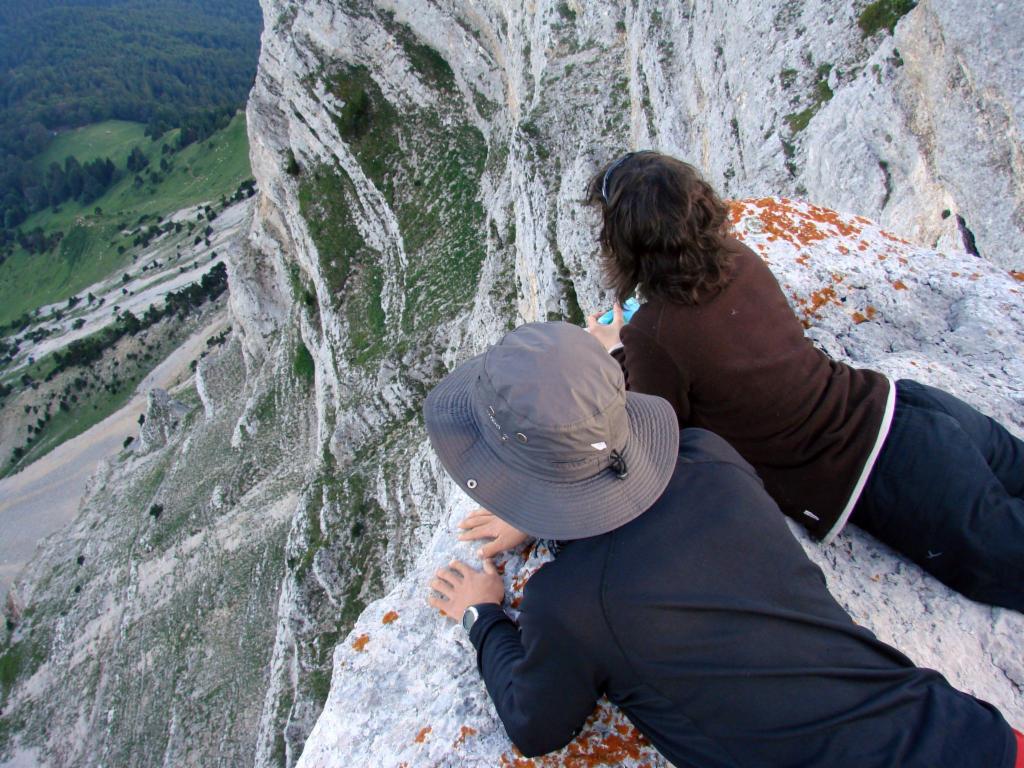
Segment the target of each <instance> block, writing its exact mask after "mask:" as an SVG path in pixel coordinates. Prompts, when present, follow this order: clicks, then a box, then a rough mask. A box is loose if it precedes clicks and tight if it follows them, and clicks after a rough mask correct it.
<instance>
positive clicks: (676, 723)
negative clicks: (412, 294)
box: [423, 323, 1017, 768]
mask: <svg viewBox="0 0 1024 768" xmlns="http://www.w3.org/2000/svg"><path fill="white" fill-rule="evenodd" d="M423 412H424V419H425V424H426V428H427V433H428V435H429V437H430V441H431V444H432V445H433V447H434V450H435V451H436V453H437V455H438V457H439V459H440V461H441V463H442V465H443V466H444V468H445V470H446V471H447V472H448V473H449V475H451V477H452V478H453V479H454V480H455V482H456V483H458V485H459V486H460V487H461V488H462V489H463V490H464V491H465V492H466V493H467V494H468V495H469V496H470V497H471V498H473V499H474V500H475V501H477V502H478V503H479V504H481V505H484V506H485V507H486V508H487V509H488V510H489V511H490V512H493V513H494V514H495V515H497V516H498V518H500V519H501V520H504V521H505V522H506V523H507V524H509V525H511V526H515V527H516V528H517V529H520V530H522V531H525V532H527V533H529V534H531V535H534V536H537V537H544V538H554V539H557V540H559V546H558V547H557V548H556V549H557V554H556V557H555V559H554V560H553V561H552V562H549V563H547V564H546V565H545V566H544V567H543V568H542V569H540V570H539V571H538V572H536V573H535V574H534V575H533V577H532V578H531V579H530V581H529V582H528V583H527V585H526V588H525V591H524V596H523V601H522V603H521V604H520V606H519V608H520V613H519V617H518V621H519V626H518V627H517V626H516V625H515V624H514V623H513V622H512V621H511V619H509V617H508V616H507V615H506V614H505V612H504V610H503V609H502V607H501V602H502V600H503V598H504V587H503V582H502V579H501V576H500V575H499V574H498V572H497V570H496V569H495V567H494V564H493V563H492V562H491V561H490V560H489V559H487V560H485V561H484V568H483V571H477V570H476V569H474V568H472V567H471V566H469V565H468V564H466V563H461V562H453V563H452V564H451V565H450V566H449V567H448V568H443V569H441V570H440V571H438V572H437V574H436V576H435V577H434V579H433V580H432V581H431V582H430V585H429V586H430V588H431V590H432V593H431V596H430V597H429V602H430V604H431V605H433V606H434V607H436V608H438V609H439V610H441V611H442V612H443V613H444V614H445V615H446V616H447V617H448V618H450V619H454V620H461V621H462V623H463V626H464V627H466V629H467V630H468V632H469V639H470V641H471V642H472V643H473V645H474V647H475V649H476V651H477V666H478V668H479V670H480V673H481V675H482V676H483V679H484V683H485V685H486V687H487V691H488V693H489V694H490V697H491V699H492V701H493V702H494V705H495V708H496V710H497V712H498V715H499V717H500V718H501V721H502V723H503V724H504V726H505V729H506V731H507V732H508V734H509V736H510V738H511V739H512V741H513V742H514V743H515V744H516V746H517V747H518V748H519V749H520V750H521V751H522V752H523V754H524V755H526V756H528V757H529V756H536V755H540V754H544V753H546V752H550V751H552V750H555V749H558V748H560V747H562V746H564V745H566V744H567V743H568V742H569V741H570V740H571V739H572V738H573V737H574V736H575V735H576V734H577V733H578V732H579V730H580V728H581V727H582V726H583V723H584V722H585V720H586V719H587V717H588V716H589V715H590V714H591V712H592V711H593V709H594V707H595V705H596V703H597V700H598V699H599V698H600V697H601V696H602V695H607V696H608V698H609V699H610V700H611V701H612V702H613V703H615V704H616V705H618V706H619V707H621V708H622V709H623V710H624V711H625V713H626V714H627V715H628V717H629V718H630V720H631V721H632V722H633V723H634V724H635V725H636V727H637V728H638V729H639V730H640V731H641V732H642V733H643V734H644V735H645V736H646V737H647V738H648V739H650V741H651V742H652V744H653V745H654V746H655V747H656V748H657V749H658V750H659V751H660V752H661V753H662V754H663V755H664V756H665V757H666V758H667V759H668V760H670V761H672V762H673V763H675V764H677V765H701V766H764V765H771V766H779V767H782V766H810V767H814V766H822V767H824V766H844V765H850V766H853V765H856V766H857V767H858V768H871V767H872V766H891V765H900V766H904V767H905V768H914V767H916V766H921V767H922V768H923V767H924V766H929V767H931V766H937V765H956V766H964V767H967V768H970V767H971V766H978V768H980V767H981V766H986V768H991V766H999V768H1014V766H1015V756H1016V755H1017V742H1016V741H1015V734H1014V731H1013V730H1012V729H1011V728H1010V727H1009V725H1007V723H1006V721H1005V720H1004V719H1003V718H1002V716H1001V715H1000V714H999V712H997V711H996V710H995V709H994V708H993V707H992V706H990V705H989V704H986V703H985V702H982V701H979V700H977V699H974V698H973V697H971V696H968V695H966V694H964V693H961V692H959V691H957V690H955V689H954V688H952V687H951V686H950V685H949V683H947V682H946V680H945V679H944V678H943V677H942V676H941V675H939V674H938V673H937V672H934V671H932V670H927V669H920V668H917V667H915V666H914V665H913V663H912V662H911V661H910V660H909V659H907V658H906V657H905V656H903V655H902V654H900V653H899V652H898V651H896V650H895V649H893V648H891V647H889V646H887V645H885V644H884V643H881V642H879V641H878V640H877V639H876V638H875V637H874V635H872V634H871V633H870V632H869V631H867V630H866V629H864V628H862V627H858V626H857V625H856V624H855V623H854V622H853V621H852V620H851V619H850V617H849V616H848V615H847V614H846V613H845V612H844V611H843V609H842V608H841V607H840V606H839V604H838V603H836V601H835V600H834V599H833V598H832V596H831V595H830V594H829V592H828V590H827V588H826V586H825V580H824V576H823V574H822V573H821V571H820V569H819V568H818V567H817V566H815V565H814V564H813V563H811V561H810V560H809V559H808V558H807V555H806V553H805V552H804V551H803V548H802V547H801V546H800V544H799V543H798V542H797V541H796V539H795V538H794V537H793V535H792V533H791V532H790V531H789V529H788V528H787V526H786V523H785V521H784V518H783V516H782V514H781V512H780V510H779V508H778V506H777V505H776V504H775V502H774V501H773V500H772V499H771V497H770V496H768V494H767V493H766V492H765V490H764V487H763V485H762V483H761V481H760V479H759V478H758V476H757V474H756V473H755V472H754V470H753V468H752V467H751V466H750V465H749V464H748V463H747V462H746V461H744V460H743V459H742V458H741V457H740V455H739V454H738V453H737V452H736V451H735V450H734V449H733V448H731V447H730V446H729V445H728V443H726V442H725V441H724V440H722V439H721V438H719V437H718V436H716V435H714V434H713V433H711V432H708V431H706V430H702V429H684V430H682V431H680V430H679V429H678V426H677V423H676V418H675V415H674V413H673V411H672V408H671V406H670V405H669V403H668V402H667V401H665V400H662V399H661V398H658V397H654V396H645V395H636V394H634V393H632V392H627V391H626V390H625V387H624V382H623V375H622V372H621V369H620V368H619V366H618V364H617V363H615V362H614V361H613V360H612V359H611V358H610V357H609V356H608V355H607V354H606V353H605V351H604V349H603V347H602V346H601V344H600V343H599V342H598V341H597V340H596V339H594V338H593V337H592V336H590V335H589V334H587V333H586V331H584V330H583V329H581V328H576V327H574V326H570V325H566V324H564V323H535V324H530V325H525V326H522V327H520V328H518V329H516V330H515V331H512V332H511V333H509V334H507V335H506V336H505V337H504V338H503V339H502V340H501V341H500V342H499V343H498V344H496V345H494V346H492V347H491V348H490V349H488V350H487V351H486V352H485V353H484V354H482V355H480V356H478V357H475V358H473V359H471V360H469V361H468V362H466V363H463V364H462V365H461V366H459V367H458V368H456V369H455V370H454V371H453V372H452V373H450V374H449V375H448V376H447V377H446V378H445V379H444V380H443V381H442V382H441V383H440V384H438V385H437V386H436V387H435V388H434V389H433V390H432V391H431V393H430V394H429V395H428V397H427V399H426V401H425V403H424V409H423Z"/></svg>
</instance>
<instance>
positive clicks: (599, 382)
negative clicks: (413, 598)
mask: <svg viewBox="0 0 1024 768" xmlns="http://www.w3.org/2000/svg"><path fill="white" fill-rule="evenodd" d="M423 415H424V419H425V421H426V426H427V434H428V435H429V436H430V442H431V444H432V445H433V446H434V450H435V451H436V452H437V455H438V457H439V458H440V459H441V463H442V464H443V465H444V468H445V469H446V470H447V471H448V473H449V474H450V475H451V476H452V478H453V479H454V480H455V482H457V483H458V484H459V486H461V487H462V489H463V490H464V491H465V492H466V493H467V494H468V495H469V496H470V497H471V498H472V499H474V500H475V501H477V502H478V503H479V504H481V505H482V506H484V507H486V508H487V509H488V510H490V511H491V512H493V513H494V514H495V515H497V516H498V517H500V518H502V519H503V520H505V521H506V522H508V523H510V524H511V525H513V526H515V527H516V528H518V529H519V530H521V531H524V532H525V533H528V534H531V535H533V536H536V537H538V538H550V539H582V538H586V537H588V536H597V535H598V534H601V533H607V532H608V531H611V530H614V529H615V528H618V527H620V526H622V525H624V524H626V523H628V522H629V521H630V520H633V519H634V518H636V517H638V516H639V515H640V514H642V513H643V512H644V511H645V510H646V509H647V508H648V507H650V506H651V505H652V504H653V503H654V502H655V501H656V500H657V499H658V497H659V496H661V493H662V491H664V490H665V486H666V485H668V481H669V479H670V478H671V477H672V473H673V471H674V470H675V465H676V457H677V455H678V452H679V426H678V423H677V421H676V416H675V412H674V411H673V410H672V406H671V405H669V403H668V402H667V401H666V400H663V399H662V398H660V397H653V396H650V395H641V394H637V393H635V392H627V391H626V387H625V382H624V381H623V377H622V370H621V369H620V368H619V364H618V363H617V362H616V361H615V360H614V359H613V358H612V357H611V356H610V355H609V354H608V353H607V352H605V350H604V348H603V347H602V346H601V344H600V343H599V342H598V341H597V340H596V339H595V338H594V337H592V336H591V335H590V334H589V333H587V332H586V331H585V330H583V329H582V328H579V327H577V326H574V325H569V324H567V323H531V324H529V325H523V326H520V327H519V328H517V329H516V330H514V331H512V332H511V333H509V334H507V335H506V336H505V337H504V338H503V339H502V340H501V341H500V342H498V343H497V344H495V345H494V346H492V347H491V348H490V349H488V350H487V351H486V352H485V353H484V354H482V355H479V356H477V357H474V358H472V359H471V360H468V361H467V362H465V363H463V364H462V365H460V366H459V367H458V368H456V369H455V370H454V371H452V372H451V373H450V374H449V375H448V376H446V377H445V378H444V379H443V380H442V381H441V383H440V384H438V385H437V386H436V387H435V388H434V389H433V390H432V391H431V393H430V394H429V395H428V396H427V399H426V402H425V403H424V406H423Z"/></svg>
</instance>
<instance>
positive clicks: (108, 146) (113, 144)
mask: <svg viewBox="0 0 1024 768" xmlns="http://www.w3.org/2000/svg"><path fill="white" fill-rule="evenodd" d="M149 143H150V140H149V138H147V137H146V135H145V126H143V125H142V124H141V123H129V122H125V121H123V120H107V121H106V122H103V123H95V124H94V125H87V126H85V127H84V128H75V129H74V130H72V131H67V132H66V133H62V134H61V135H60V136H58V137H57V138H55V139H54V140H53V143H52V144H50V146H49V147H47V148H46V150H45V151H44V152H43V153H42V154H40V155H38V156H37V157H36V159H35V160H34V165H35V167H36V168H38V169H39V170H40V171H41V172H45V171H46V169H47V168H48V167H49V166H50V163H59V164H60V165H64V159H65V158H66V157H68V156H70V155H73V156H75V157H77V158H78V162H80V163H82V164H83V165H84V164H85V163H87V162H89V161H90V160H95V159H96V158H98V157H109V158H110V159H111V160H113V161H114V165H116V166H117V167H118V168H124V161H125V160H126V159H127V158H128V154H129V153H130V152H131V151H132V147H134V146H135V145H136V144H138V145H141V146H146V145H148V144H149Z"/></svg>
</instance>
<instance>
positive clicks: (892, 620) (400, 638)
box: [298, 199, 1024, 768]
mask: <svg viewBox="0 0 1024 768" xmlns="http://www.w3.org/2000/svg"><path fill="white" fill-rule="evenodd" d="M732 219H733V223H734V227H735V230H736V232H737V234H738V235H739V236H740V237H741V238H742V239H743V240H744V241H745V242H746V243H747V244H748V245H749V246H750V247H752V248H753V249H755V250H756V251H757V252H758V253H760V254H761V256H762V258H764V259H765V261H766V262H767V263H768V264H769V265H770V266H771V268H772V270H773V271H774V272H775V274H776V276H777V277H778V278H779V282H780V284H781V285H782V286H783V288H784V290H785V291H786V293H787V295H788V296H789V297H790V299H791V301H792V304H793V306H794V309H795V310H796V311H797V312H798V313H799V314H800V315H801V317H802V318H803V319H804V321H805V325H806V326H807V327H808V334H809V336H811V338H813V339H814V340H815V342H816V343H818V344H820V345H821V346H822V347H823V348H825V349H827V350H828V351H829V353H830V354H832V355H834V356H836V357H839V358H842V359H844V360H847V361H849V362H851V363H853V364H854V365H858V366H864V367H872V368H875V369H877V370H881V371H883V372H885V373H887V374H888V375H890V376H892V377H894V378H901V377H913V378H915V379H918V380H920V381H923V382H926V383H931V384H935V385H938V386H942V387H944V388H945V389H947V390H949V391H951V392H954V393H956V394H958V395H959V396H961V397H963V398H964V399H966V400H968V401H969V402H971V403H973V404H975V405H976V406H978V407H980V408H982V409H984V410H985V411H987V412H988V413H990V414H991V415H993V416H995V417H997V418H999V419H1001V420H1002V421H1003V422H1004V423H1005V424H1007V425H1008V426H1009V427H1010V428H1011V429H1012V430H1013V431H1015V432H1016V433H1017V434H1021V432H1022V431H1024V301H1022V300H1021V298H1022V291H1024V284H1022V282H1021V275H1019V274H1013V273H1007V272H1005V271H1003V270H1000V269H998V268H996V267H993V266H992V265H990V264H989V263H988V262H986V261H983V260H981V259H978V258H975V257H972V256H970V255H968V254H964V253H940V252H936V251H929V250H923V249H921V248H919V247H917V246H913V245H910V244H908V243H907V242H905V241H903V240H901V239H900V238H897V237H895V236H893V235H891V234H889V233H888V232H886V231H884V230H882V229H880V228H879V227H878V226H876V225H875V224H873V223H872V222H870V221H869V220H867V219H865V218H862V217H859V216H848V215H841V214H837V213H835V212H833V211H830V210H827V209H823V208H818V207H816V206H812V205H808V204H806V203H802V202H796V201H789V200H780V199H761V200H744V201H741V202H737V203H734V204H733V205H732ZM421 451H422V454H421V455H429V447H428V446H426V445H424V446H422V448H421ZM434 470H435V472H437V473H438V474H440V473H441V470H440V468H439V467H437V466H436V462H435V466H434ZM439 486H440V493H441V495H442V502H443V504H444V514H443V516H442V523H441V525H440V526H438V528H437V529H436V530H435V531H434V533H433V538H432V539H431V540H430V543H429V545H428V546H427V547H426V548H425V549H424V550H423V551H422V552H421V553H419V555H418V557H417V559H416V561H415V563H414V565H413V567H412V568H411V569H410V572H409V573H408V575H407V576H406V577H405V578H404V579H403V580H402V581H401V582H400V583H399V584H398V586H397V587H395V588H394V589H393V590H392V591H391V592H390V593H389V594H388V595H387V596H386V597H384V598H383V599H380V600H378V601H376V602H374V603H372V604H371V605H370V606H369V607H368V608H367V609H366V610H365V611H364V612H363V614H362V615H361V617H360V618H359V619H358V621H357V623H356V625H355V627H354V628H353V630H352V631H351V633H350V634H349V635H348V637H346V638H345V639H344V641H342V642H341V643H340V644H339V645H338V646H337V648H336V649H335V652H334V674H333V680H332V683H331V690H330V694H329V696H328V700H327V703H326V706H325V708H324V711H323V714H322V715H321V716H320V718H319V720H318V721H317V723H316V726H315V727H314V729H313V731H312V733H311V734H310V736H309V739H308V741H307V742H306V746H305V750H304V752H303V755H302V757H301V759H300V760H299V763H298V765H299V766H301V768H327V767H328V766H348V765H386V766H402V765H405V766H447V765H465V766H477V765H479V766H495V765H503V766H554V765H580V764H586V765H626V766H641V765H648V766H651V765H665V764H666V763H665V762H664V760H663V759H662V758H661V757H660V756H658V755H657V753H656V752H655V751H654V750H653V749H652V748H651V747H650V745H649V744H647V743H646V741H645V740H644V739H643V738H642V737H641V736H640V735H639V734H638V733H637V732H636V731H635V729H634V728H633V727H632V726H631V725H630V724H629V722H628V721H627V720H626V719H625V718H624V717H623V716H622V714H621V713H619V712H618V711H617V710H615V708H614V707H612V706H611V705H609V704H607V703H605V704H602V705H601V706H600V707H599V708H598V710H597V711H596V712H595V713H594V715H593V716H592V718H591V721H590V723H589V724H588V726H587V727H586V728H585V729H584V731H583V732H582V733H581V734H580V736H579V737H578V738H577V739H576V740H575V741H574V742H573V743H572V744H570V745H569V746H568V747H567V748H566V749H564V750H563V751H561V752H558V753H554V754H552V755H549V756H546V757H544V758H541V759H536V760H526V759H524V758H522V757H521V756H520V755H519V754H518V753H517V752H516V751H515V749H514V748H513V745H512V744H511V743H510V742H509V740H508V738H507V736H506V735H505V733H504V730H503V729H502V727H501V724H500V722H499V721H498V719H497V716H496V714H495V712H494V708H493V706H492V705H491V702H490V700H489V699H488V697H487V693H486V690H485V689H484V686H483V683H482V681H481V680H480V679H479V676H478V674H477V671H476V664H475V654H474V652H473V649H472V647H471V645H470V644H469V642H468V639H467V638H466V637H465V636H464V633H463V631H462V629H461V627H458V626H456V625H453V624H451V623H450V622H448V621H446V620H445V619H443V618H442V617H439V616H438V615H437V613H436V612H435V611H433V610H432V609H431V608H430V607H429V606H428V605H427V604H426V596H427V590H426V586H425V585H426V583H427V581H428V580H429V578H430V575H431V574H432V573H433V571H434V570H436V568H438V567H439V566H441V565H443V564H445V563H447V562H448V561H449V560H450V559H452V558H453V557H458V558H462V559H468V560H470V561H472V560H473V557H472V554H471V553H472V548H471V547H468V546H466V545H463V544H459V543H458V542H457V541H456V539H455V536H456V524H457V522H458V521H459V520H460V519H461V518H462V516H463V515H464V514H466V513H467V512H468V511H470V510H471V509H472V508H473V506H474V505H473V503H472V502H471V501H470V500H469V499H467V498H466V497H465V496H464V495H463V494H462V492H461V491H460V490H459V489H458V488H457V487H456V486H455V485H454V484H453V483H451V482H450V481H447V480H442V481H441V482H440V483H439ZM795 533H796V535H797V536H798V538H800V540H801V542H802V543H803V544H804V547H805V549H806V550H807V552H808V554H809V555H810V557H811V558H812V559H813V560H814V561H815V562H816V563H817V564H818V565H819V566H820V567H821V568H822V570H823V571H824V572H825V575H826V578H827V580H828V584H829V587H830V589H831V591H832V593H833V594H834V595H835V596H836V598H837V599H838V600H839V601H840V603H842V604H843V605H844V606H845V607H846V609H847V610H848V611H849V612H850V613H851V615H852V616H853V617H854V619H855V620H856V621H858V622H859V623H861V624H862V625H864V626H866V627H868V628H869V629H871V630H872V631H873V632H875V633H876V634H877V635H878V636H879V637H880V638H881V639H882V640H884V641H886V642H889V643H892V644H893V645H895V646H896V647H898V648H900V649H901V650H902V651H904V652H905V653H907V654H908V655H909V656H910V657H911V658H912V659H914V660H915V662H917V663H918V664H921V665H923V666H928V667H933V668H935V669H937V670H939V671H940V672H942V673H943V674H944V675H945V676H946V677H947V678H948V679H949V680H950V682H951V683H952V684H953V685H955V686H957V687H958V688H960V689H962V690H965V691H969V692H971V693H973V694H975V695H977V696H979V697H981V698H984V699H986V700H987V701H990V702H991V703H993V704H994V705H996V706H997V707H999V708H1000V709H1001V710H1002V712H1003V713H1004V714H1005V716H1006V718H1007V720H1008V721H1009V722H1010V723H1011V724H1012V725H1014V726H1016V727H1018V728H1020V727H1021V726H1024V693H1022V691H1024V664H1022V662H1021V640H1020V638H1021V637H1024V616H1021V615H1020V614H1018V613H1015V612H1012V611H1006V610H1003V609H999V608H991V607H989V606H984V605H980V604H977V603H973V602H971V601H969V600H967V599H965V598H963V597H961V596H960V595H958V594H955V593H953V592H951V591H950V590H948V589H947V588H946V587H944V586H943V585H941V584H939V583H938V582H937V581H935V580H934V579H933V578H931V577H930V576H928V575H926V574H925V573H923V572H922V571H920V570H919V569H918V568H917V567H916V566H914V565H912V564H910V563H908V562H906V561H905V560H903V559H902V558H901V557H899V556H898V555H896V554H894V553H893V552H891V551H890V550H888V549H887V548H885V547H884V546H882V545H880V544H879V543H877V542H876V541H874V540H873V539H872V538H871V537H869V536H867V535H866V534H863V533H862V532H861V531H859V530H857V529H855V528H852V527H849V528H847V530H846V531H844V532H843V533H842V534H841V535H840V536H839V537H838V538H837V540H836V541H835V543H834V544H832V545H830V546H828V547H824V548H822V547H820V546H819V545H817V544H815V543H813V542H811V541H810V540H809V539H808V538H807V537H806V536H804V535H803V534H802V533H801V532H800V531H796V530H795ZM548 557H550V555H549V553H548V552H547V549H546V547H545V546H544V545H543V544H540V545H537V546H530V547H527V548H526V549H525V550H524V551H521V552H517V553H515V554H513V555H511V556H510V557H509V558H508V559H507V561H506V562H505V580H506V584H507V586H508V588H509V590H510V594H511V595H512V602H511V605H510V606H508V607H509V608H514V606H515V605H517V599H518V597H519V596H520V595H521V593H522V589H523V586H524V585H525V583H526V581H527V579H528V578H529V575H530V574H531V573H533V572H534V571H535V570H536V569H537V568H538V567H539V566H540V565H541V564H542V563H543V562H544V561H546V559H547V558H548Z"/></svg>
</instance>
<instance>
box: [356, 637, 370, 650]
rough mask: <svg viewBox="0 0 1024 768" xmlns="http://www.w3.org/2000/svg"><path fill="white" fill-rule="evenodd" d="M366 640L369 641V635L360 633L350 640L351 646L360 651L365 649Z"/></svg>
mask: <svg viewBox="0 0 1024 768" xmlns="http://www.w3.org/2000/svg"><path fill="white" fill-rule="evenodd" d="M368 642H370V636H369V635H360V636H359V637H357V638H356V639H355V640H353V641H352V647H353V648H355V649H356V650H357V651H359V652H362V651H365V650H366V644H367V643H368Z"/></svg>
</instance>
